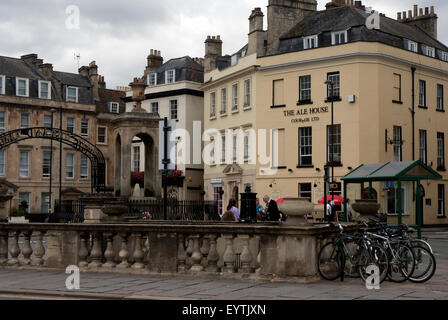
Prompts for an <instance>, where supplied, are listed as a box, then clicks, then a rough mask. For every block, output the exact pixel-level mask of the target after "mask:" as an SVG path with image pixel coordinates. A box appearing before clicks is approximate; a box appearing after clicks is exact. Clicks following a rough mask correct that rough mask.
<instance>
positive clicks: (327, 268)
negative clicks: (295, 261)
mask: <svg viewBox="0 0 448 320" xmlns="http://www.w3.org/2000/svg"><path fill="white" fill-rule="evenodd" d="M343 259H345V255H344V252H343V251H342V250H341V248H340V247H339V246H338V245H337V244H336V243H335V242H329V243H327V244H325V245H324V246H323V247H322V248H321V249H320V252H319V256H318V269H319V273H320V275H321V276H322V278H324V279H326V280H335V279H337V278H339V277H340V276H341V274H342V268H343V267H342V266H343V264H344V263H343Z"/></svg>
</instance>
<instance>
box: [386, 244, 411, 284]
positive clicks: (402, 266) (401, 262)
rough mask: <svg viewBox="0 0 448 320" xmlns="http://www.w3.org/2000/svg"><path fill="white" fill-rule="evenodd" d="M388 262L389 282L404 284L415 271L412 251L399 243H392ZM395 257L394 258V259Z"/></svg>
mask: <svg viewBox="0 0 448 320" xmlns="http://www.w3.org/2000/svg"><path fill="white" fill-rule="evenodd" d="M390 250H392V251H393V254H391V255H390V261H389V272H388V276H389V280H390V281H392V282H398V283H400V282H405V281H406V280H408V279H409V277H410V276H411V275H412V273H413V272H414V269H415V258H414V253H413V251H412V250H411V249H410V248H409V247H408V246H405V245H403V244H401V243H392V244H391V249H390ZM394 255H395V257H394Z"/></svg>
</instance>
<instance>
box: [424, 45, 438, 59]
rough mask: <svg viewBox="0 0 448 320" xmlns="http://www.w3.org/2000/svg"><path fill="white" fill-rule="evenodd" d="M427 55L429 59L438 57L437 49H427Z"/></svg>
mask: <svg viewBox="0 0 448 320" xmlns="http://www.w3.org/2000/svg"><path fill="white" fill-rule="evenodd" d="M425 54H426V55H427V56H428V57H431V58H435V56H436V49H435V48H433V47H428V46H427V47H426V52H425Z"/></svg>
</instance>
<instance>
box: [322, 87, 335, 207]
mask: <svg viewBox="0 0 448 320" xmlns="http://www.w3.org/2000/svg"><path fill="white" fill-rule="evenodd" d="M325 84H326V85H327V92H328V86H330V92H331V94H327V96H328V97H327V98H328V99H330V101H331V127H330V130H331V131H329V132H328V135H329V136H330V137H331V139H330V143H331V147H330V150H329V151H330V166H331V184H330V195H331V200H333V201H334V193H333V192H334V191H333V189H334V188H333V187H334V186H333V187H332V185H333V184H334V150H333V139H334V117H333V104H334V82H333V81H332V80H329V79H328V80H327V81H325ZM324 200H325V201H326V200H327V199H326V194H325V199H324ZM326 206H327V204H325V209H326V208H327V207H326Z"/></svg>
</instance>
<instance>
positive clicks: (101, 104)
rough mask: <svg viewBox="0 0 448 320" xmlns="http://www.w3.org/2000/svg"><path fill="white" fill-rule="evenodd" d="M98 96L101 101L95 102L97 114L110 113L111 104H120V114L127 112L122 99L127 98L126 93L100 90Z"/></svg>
mask: <svg viewBox="0 0 448 320" xmlns="http://www.w3.org/2000/svg"><path fill="white" fill-rule="evenodd" d="M98 95H99V98H100V100H99V101H95V104H96V112H97V113H109V102H118V103H119V104H120V109H119V113H123V112H125V111H126V110H125V109H126V106H125V104H124V102H123V100H122V99H121V98H124V97H126V92H124V91H119V90H111V89H104V88H99V89H98Z"/></svg>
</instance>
